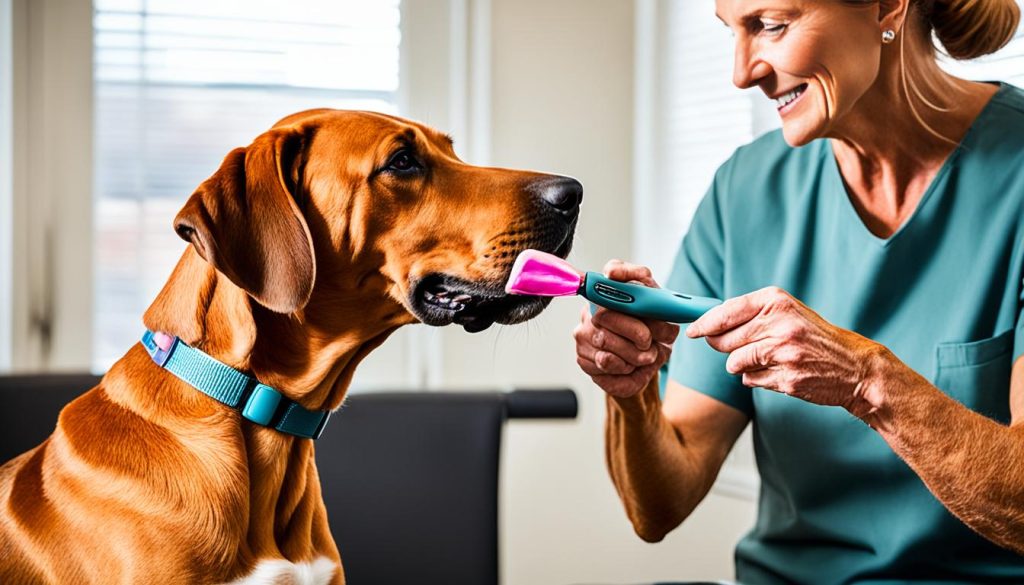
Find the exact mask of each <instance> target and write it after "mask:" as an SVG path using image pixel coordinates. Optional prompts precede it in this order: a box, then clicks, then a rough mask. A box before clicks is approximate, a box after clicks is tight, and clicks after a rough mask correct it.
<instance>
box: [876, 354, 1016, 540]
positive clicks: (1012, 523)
mask: <svg viewBox="0 0 1024 585" xmlns="http://www.w3.org/2000/svg"><path fill="white" fill-rule="evenodd" d="M890 356H891V354H890ZM894 360H895V361H894ZM885 361H887V362H888V364H890V366H889V367H882V368H880V371H881V372H882V374H881V375H879V376H878V380H877V381H876V382H874V383H873V384H874V388H873V389H869V390H868V392H869V393H872V394H874V396H875V399H874V400H870V401H871V402H873V403H875V404H877V405H878V406H877V407H876V408H874V409H873V411H872V412H871V413H869V414H865V415H864V416H862V418H863V419H864V420H865V421H866V422H868V424H870V425H871V426H872V427H873V428H875V429H876V430H877V431H878V432H879V433H880V434H881V435H882V437H883V438H884V439H885V441H886V442H887V443H889V445H890V446H891V447H892V448H893V450H894V451H895V452H896V453H897V454H898V455H899V456H900V457H901V458H903V460H904V461H906V462H907V463H908V464H909V465H910V467H911V468H912V469H913V470H914V471H915V472H916V473H917V474H918V476H920V477H921V479H922V480H923V481H924V483H925V485H927V486H928V489H929V490H931V492H932V493H933V494H935V497H936V498H938V500H939V501H940V502H942V504H943V505H944V506H946V508H947V509H949V511H950V512H952V513H953V514H954V515H955V516H956V517H957V518H959V519H960V520H961V521H963V522H964V523H965V524H967V525H968V526H970V527H971V528H972V529H973V530H975V531H976V532H978V533H979V534H981V535H982V536H984V537H985V538H987V539H989V540H991V541H993V542H995V543H996V544H999V545H1001V546H1003V547H1006V548H1008V549H1011V550H1013V551H1015V552H1017V553H1024V427H1022V426H1020V425H1018V426H1010V427H1007V426H1004V425H1002V424H1000V423H997V422H995V421H993V420H991V419H989V418H986V417H984V416H982V415H980V414H978V413H976V412H973V411H971V410H969V409H968V408H966V407H964V406H963V405H961V404H960V403H958V402H956V401H955V400H953V399H952V398H950V397H948V396H946V395H945V394H943V393H942V392H941V391H940V390H939V389H938V388H936V387H935V386H933V385H932V384H931V383H929V382H928V380H926V379H925V378H923V377H922V376H920V375H918V374H917V373H916V372H914V371H913V370H911V369H910V368H908V367H906V366H905V365H904V364H902V363H901V362H898V360H896V358H895V357H894V356H892V357H887V358H885ZM893 364H896V365H893ZM997 390H1000V389H993V391H997Z"/></svg>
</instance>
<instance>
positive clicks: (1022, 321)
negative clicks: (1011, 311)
mask: <svg viewBox="0 0 1024 585" xmlns="http://www.w3.org/2000/svg"><path fill="white" fill-rule="evenodd" d="M1020 290H1021V293H1020V296H1019V297H1018V299H1019V300H1018V303H1017V307H1018V311H1017V323H1016V325H1015V326H1014V333H1013V362H1011V363H1016V362H1017V358H1019V357H1021V355H1024V280H1022V281H1021V289H1020Z"/></svg>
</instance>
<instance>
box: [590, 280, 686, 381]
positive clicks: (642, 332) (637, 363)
mask: <svg viewBox="0 0 1024 585" xmlns="http://www.w3.org/2000/svg"><path fill="white" fill-rule="evenodd" d="M604 274H605V276H607V277H608V278H611V279H613V280H618V281H621V282H630V281H636V282H640V283H642V284H645V285H647V286H650V287H653V288H658V283H656V282H654V278H653V277H652V276H651V270H650V269H649V268H647V267H646V266H638V265H636V264H628V263H625V262H622V261H621V260H612V261H610V262H608V264H605V267H604ZM678 335H679V326H678V325H674V324H672V323H665V322H663V321H655V320H651V319H638V318H636V317H631V316H629V315H625V314H623V313H619V312H616V311H610V310H608V309H604V308H600V309H598V310H597V312H596V313H595V314H594V315H593V317H591V315H590V311H589V309H588V307H584V308H583V312H582V313H581V315H580V324H579V325H577V326H576V329H575V331H573V337H575V339H576V363H578V364H579V365H580V368H581V369H582V370H583V371H584V372H586V373H587V375H589V376H590V378H591V379H592V380H594V383H595V384H597V385H598V386H600V387H601V389H603V390H604V391H605V392H607V393H608V394H611V395H612V396H617V397H620V398H627V397H630V396H633V395H635V394H637V393H638V392H640V391H641V390H643V389H644V387H645V386H647V384H648V383H649V382H650V381H651V379H652V378H653V377H654V374H655V373H656V372H657V371H658V368H660V367H661V366H662V365H664V364H665V362H667V361H668V358H669V356H670V355H671V354H672V343H673V342H674V341H675V340H676V336H678Z"/></svg>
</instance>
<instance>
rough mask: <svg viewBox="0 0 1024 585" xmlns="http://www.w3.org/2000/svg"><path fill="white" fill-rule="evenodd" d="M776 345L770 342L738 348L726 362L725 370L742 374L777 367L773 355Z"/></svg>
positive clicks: (760, 342) (755, 343)
mask: <svg viewBox="0 0 1024 585" xmlns="http://www.w3.org/2000/svg"><path fill="white" fill-rule="evenodd" d="M774 352H775V344H774V343H772V342H770V341H757V342H754V343H751V344H748V345H744V346H743V347H740V348H738V349H737V350H736V351H733V352H732V353H730V354H729V357H728V359H726V360H725V369H726V371H728V372H729V373H730V374H740V373H745V372H749V371H752V370H761V369H764V368H767V367H770V366H773V365H775V363H774V361H773V354H774Z"/></svg>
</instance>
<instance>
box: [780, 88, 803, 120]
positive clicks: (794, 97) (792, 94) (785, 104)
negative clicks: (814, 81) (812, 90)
mask: <svg viewBox="0 0 1024 585" xmlns="http://www.w3.org/2000/svg"><path fill="white" fill-rule="evenodd" d="M806 90H807V84H806V83H802V84H800V85H798V86H797V87H795V88H793V89H792V90H790V91H788V92H786V93H784V94H782V95H780V96H779V97H777V98H775V109H776V110H778V112H779V114H785V113H786V112H788V111H789V110H791V109H793V107H794V104H795V103H796V102H798V101H800V98H801V97H802V96H803V95H804V91H806Z"/></svg>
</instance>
